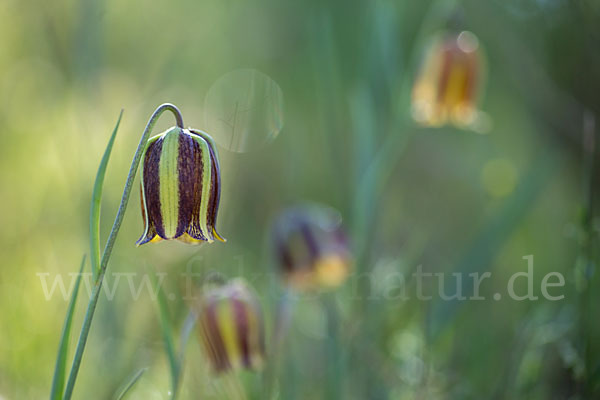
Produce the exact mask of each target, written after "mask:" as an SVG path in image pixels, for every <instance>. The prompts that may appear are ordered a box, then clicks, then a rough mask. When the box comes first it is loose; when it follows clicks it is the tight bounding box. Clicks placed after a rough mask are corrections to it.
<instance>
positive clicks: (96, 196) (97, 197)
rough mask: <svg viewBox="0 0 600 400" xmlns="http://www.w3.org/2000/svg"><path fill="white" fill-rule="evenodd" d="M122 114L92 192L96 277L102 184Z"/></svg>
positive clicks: (91, 242)
mask: <svg viewBox="0 0 600 400" xmlns="http://www.w3.org/2000/svg"><path fill="white" fill-rule="evenodd" d="M122 116H123V110H121V113H120V114H119V119H117V124H116V125H115V128H114V129H113V132H112V135H111V137H110V140H109V141H108V145H107V146H106V150H104V155H103V156H102V160H101V161H100V166H99V167H98V172H97V174H96V180H95V181H94V190H93V192H92V204H91V206H90V255H91V256H90V258H91V260H92V276H93V277H94V278H96V276H97V275H98V270H99V269H100V203H101V200H102V186H103V185H104V175H105V174H106V167H107V166H108V160H109V159H110V153H111V152H112V148H113V144H114V142H115V137H116V136H117V130H118V129H119V125H120V124H121V117H122Z"/></svg>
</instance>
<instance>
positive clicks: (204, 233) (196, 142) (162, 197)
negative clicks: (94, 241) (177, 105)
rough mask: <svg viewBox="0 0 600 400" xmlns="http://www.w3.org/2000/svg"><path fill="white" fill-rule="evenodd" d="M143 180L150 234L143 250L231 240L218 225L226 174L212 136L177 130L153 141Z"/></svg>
mask: <svg viewBox="0 0 600 400" xmlns="http://www.w3.org/2000/svg"><path fill="white" fill-rule="evenodd" d="M140 176H141V179H140V180H141V196H140V197H141V202H142V218H143V219H144V233H143V234H142V236H141V237H140V238H139V240H138V241H137V245H138V246H139V245H142V244H144V243H148V242H157V241H160V240H172V239H177V240H179V241H182V242H185V243H203V242H205V241H207V242H209V243H212V242H213V241H214V240H215V239H216V240H219V241H222V242H224V241H225V239H223V238H222V237H221V236H220V235H219V234H218V233H217V230H216V226H215V225H216V222H217V212H218V210H219V198H220V194H221V176H220V170H219V159H218V154H217V148H216V146H215V144H214V141H213V140H212V138H211V137H210V136H209V135H208V134H206V133H204V132H202V131H199V130H195V129H183V128H180V127H176V126H175V127H172V128H170V129H168V130H166V131H165V132H163V133H162V134H160V135H157V136H154V137H152V138H150V139H149V140H148V143H147V144H146V148H145V150H144V153H143V155H142V161H141V174H140Z"/></svg>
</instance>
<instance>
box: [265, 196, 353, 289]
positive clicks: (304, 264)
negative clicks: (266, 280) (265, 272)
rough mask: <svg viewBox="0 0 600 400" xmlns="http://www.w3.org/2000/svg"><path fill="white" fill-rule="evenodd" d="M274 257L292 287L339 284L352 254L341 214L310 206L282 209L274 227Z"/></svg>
mask: <svg viewBox="0 0 600 400" xmlns="http://www.w3.org/2000/svg"><path fill="white" fill-rule="evenodd" d="M273 243H274V246H273V247H274V253H275V260H276V263H277V264H278V266H279V268H280V269H281V272H282V274H283V276H284V280H285V281H286V283H287V284H289V285H290V286H291V287H293V288H295V289H299V290H304V289H312V288H315V287H325V288H326V287H336V286H339V285H340V284H341V283H343V281H344V280H345V279H346V277H347V276H348V273H349V272H350V267H351V264H352V257H351V253H350V249H349V245H348V240H347V238H346V234H345V232H344V230H343V229H342V226H341V216H340V214H339V213H338V212H337V211H335V210H333V209H331V208H328V207H324V206H317V205H310V206H300V207H293V208H289V209H287V210H285V211H284V212H282V213H281V215H280V216H279V217H278V218H277V220H276V221H275V224H274V227H273Z"/></svg>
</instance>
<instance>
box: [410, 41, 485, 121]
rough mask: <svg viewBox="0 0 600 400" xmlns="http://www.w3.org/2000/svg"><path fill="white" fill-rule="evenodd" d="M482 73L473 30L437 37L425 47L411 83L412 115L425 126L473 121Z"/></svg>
mask: <svg viewBox="0 0 600 400" xmlns="http://www.w3.org/2000/svg"><path fill="white" fill-rule="evenodd" d="M482 75H483V68H482V56H481V51H480V49H479V41H478V39H477V37H476V36H475V35H474V34H473V33H471V32H468V31H463V32H461V33H460V34H458V35H457V34H448V35H445V36H444V37H441V38H437V39H436V40H435V41H434V42H433V43H432V44H431V46H430V47H429V48H428V49H427V52H426V54H425V59H424V62H423V64H422V65H421V69H420V70H419V74H418V77H417V79H416V81H415V84H414V86H413V92H412V114H413V117H414V119H415V120H416V121H417V122H419V123H421V124H423V125H428V126H441V125H444V124H446V123H453V124H455V125H457V126H469V125H472V124H473V123H474V122H475V120H476V118H477V105H476V98H477V92H478V90H479V89H480V87H481V83H482V82H481V81H482Z"/></svg>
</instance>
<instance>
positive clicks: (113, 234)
mask: <svg viewBox="0 0 600 400" xmlns="http://www.w3.org/2000/svg"><path fill="white" fill-rule="evenodd" d="M167 110H168V111H170V112H171V113H173V115H174V116H175V120H176V122H177V126H179V127H180V128H183V118H182V117H181V112H180V111H179V109H178V108H177V107H175V106H174V105H173V104H170V103H165V104H162V105H160V106H159V107H158V108H157V109H156V111H154V113H153V114H152V116H151V117H150V120H149V121H148V124H146V128H145V129H144V133H143V134H142V138H141V139H140V143H139V144H138V147H137V150H136V152H135V155H134V156H133V161H132V162H131V167H130V168H129V175H128V176H127V181H126V182H125V189H124V190H123V197H121V204H120V205H119V211H117V216H116V217H115V222H114V223H113V226H112V229H111V230H110V235H109V236H108V240H107V241H106V246H105V247H104V253H103V254H102V259H101V260H100V271H99V273H98V275H97V276H96V280H95V282H94V287H93V290H92V295H91V297H90V301H89V303H88V306H87V310H86V313H85V317H84V320H83V325H82V327H81V333H80V334H79V341H78V342H77V348H76V350H75V356H74V357H73V364H72V366H71V372H70V374H69V380H68V381H67V386H66V388H65V394H64V396H63V399H64V400H69V399H70V398H71V396H72V394H73V388H74V386H75V380H76V379H77V373H78V372H79V366H80V365H81V358H82V357H83V351H84V350H85V345H86V343H87V338H88V335H89V333H90V327H91V325H92V319H93V318H94V312H95V311H96V305H97V304H98V298H99V296H100V289H101V288H102V282H103V281H104V275H105V273H106V268H107V266H108V260H109V259H110V255H111V253H112V249H113V247H114V245H115V240H116V239H117V234H118V233H119V229H120V228H121V223H122V222H123V217H124V216H125V210H126V209H127V203H128V202H129V196H130V195H131V188H132V187H133V181H134V179H135V175H136V173H137V169H138V166H139V164H140V160H141V158H142V153H143V152H144V148H145V147H146V142H147V141H148V138H149V136H150V132H151V131H152V128H154V125H155V124H156V121H157V120H158V118H159V117H160V116H161V115H162V113H163V112H165V111H167Z"/></svg>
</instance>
